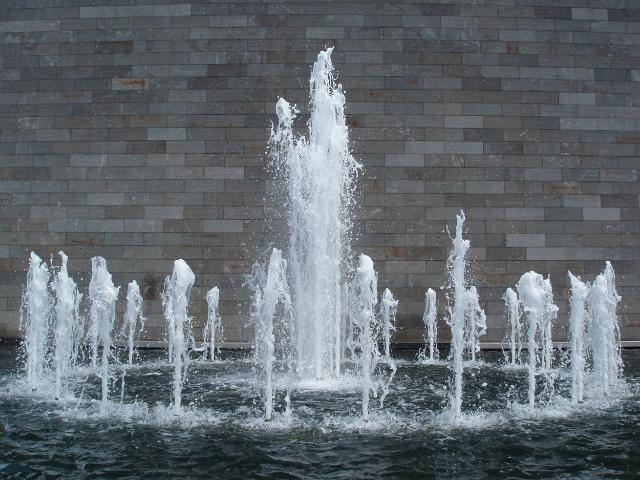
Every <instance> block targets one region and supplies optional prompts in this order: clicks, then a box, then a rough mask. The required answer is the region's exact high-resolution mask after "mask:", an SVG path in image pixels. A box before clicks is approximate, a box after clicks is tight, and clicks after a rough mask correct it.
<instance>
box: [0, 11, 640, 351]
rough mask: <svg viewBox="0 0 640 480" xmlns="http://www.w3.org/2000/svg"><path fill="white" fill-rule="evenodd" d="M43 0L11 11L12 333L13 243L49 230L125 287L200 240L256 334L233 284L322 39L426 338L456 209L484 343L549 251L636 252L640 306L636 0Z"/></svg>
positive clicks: (557, 260) (376, 232) (261, 234)
mask: <svg viewBox="0 0 640 480" xmlns="http://www.w3.org/2000/svg"><path fill="white" fill-rule="evenodd" d="M40 3H42V2H40ZM40 3H38V2H36V1H35V0H25V1H22V2H13V4H12V5H11V8H10V9H8V10H7V9H5V10H3V12H4V13H6V15H5V16H6V17H7V18H5V19H4V20H5V21H3V22H0V33H1V34H2V36H3V40H4V41H5V43H4V44H3V48H2V51H1V52H0V84H1V85H0V87H1V88H0V112H1V115H0V180H1V181H0V230H1V231H0V256H1V257H2V259H3V260H5V263H4V266H2V265H0V273H1V274H2V275H0V279H1V280H0V291H2V292H6V295H5V294H3V295H0V336H2V335H8V334H13V333H11V332H15V333H17V317H16V309H17V305H18V304H19V298H18V297H19V291H20V288H19V285H20V284H21V283H22V282H23V278H22V277H21V275H17V276H16V273H15V271H16V268H17V267H16V265H17V264H16V262H17V261H18V260H19V261H23V257H24V251H25V250H26V249H28V248H37V249H38V251H41V252H42V253H43V255H48V254H49V253H51V252H47V251H45V250H46V249H47V248H49V247H47V246H50V249H51V250H56V251H57V249H59V248H64V249H65V250H68V251H69V252H71V253H73V254H74V256H73V258H74V264H76V265H80V267H78V268H80V270H82V269H84V271H85V272H86V270H87V269H88V268H89V257H90V256H91V255H94V254H101V255H105V256H106V257H107V258H108V260H109V262H110V266H111V265H112V266H113V270H114V274H115V276H116V277H117V278H118V279H122V282H123V283H124V281H126V280H127V279H128V277H131V278H146V277H147V276H149V277H152V278H155V277H157V279H158V281H162V278H163V277H164V275H166V274H167V273H168V272H169V271H170V269H171V261H172V260H173V259H174V258H176V257H178V256H181V257H185V258H186V259H187V260H188V261H189V262H190V264H191V265H192V266H193V268H194V271H195V272H196V274H197V277H198V282H201V281H202V282H205V283H206V284H207V285H209V284H218V285H220V286H221V288H222V291H223V302H222V303H223V305H222V307H223V312H226V315H225V319H224V321H225V325H226V326H227V327H228V329H229V330H228V331H229V332H233V333H232V336H233V339H237V340H238V341H246V340H248V339H250V338H251V334H250V329H247V328H245V327H244V323H245V321H246V313H247V311H248V310H247V308H248V306H247V303H246V300H247V292H246V291H244V290H243V289H242V288H234V285H239V284H240V283H241V282H242V280H241V279H242V276H243V274H245V273H246V272H247V270H248V269H249V268H250V263H251V262H252V261H253V259H254V258H255V257H256V255H255V254H254V252H255V251H262V250H264V247H265V245H266V243H265V242H267V241H268V239H269V238H271V237H270V236H269V235H270V234H271V233H268V234H267V231H269V232H270V231H271V230H279V231H282V230H283V229H285V226H284V224H283V222H282V220H281V219H278V220H265V217H266V218H271V217H277V216H278V215H279V213H280V212H278V211H277V209H274V206H273V205H270V203H269V202H270V201H271V199H270V197H269V195H270V194H271V193H272V192H274V191H278V190H277V189H279V188H282V187H281V186H279V185H278V182H274V181H272V180H271V176H272V174H273V171H272V170H271V169H269V168H265V165H266V164H268V163H269V162H268V161H267V158H268V157H267V156H266V155H264V153H265V150H267V139H268V134H269V127H270V125H269V122H270V121H275V120H276V119H275V115H274V113H275V110H274V105H275V101H276V100H277V98H278V97H279V96H282V97H283V98H286V99H287V100H288V101H290V102H291V103H293V104H296V105H298V108H299V109H300V110H301V113H300V114H299V118H298V119H297V120H296V121H297V124H296V125H297V126H298V127H300V128H301V129H302V128H304V126H305V123H306V122H307V120H308V116H307V115H308V106H307V102H308V99H307V92H308V76H309V73H310V63H311V62H313V60H315V58H316V55H317V51H318V50H320V49H321V48H323V47H325V46H335V47H336V48H335V50H334V52H333V61H334V65H335V68H336V74H337V79H338V81H339V82H341V83H342V85H343V88H344V90H345V102H346V103H345V106H346V110H347V122H348V124H349V126H350V132H349V135H350V139H351V142H352V144H351V147H352V151H353V154H354V157H355V158H356V159H357V160H358V161H359V162H361V163H362V164H363V174H362V176H361V177H360V178H359V181H358V182H359V183H358V187H359V189H360V192H361V193H362V196H360V197H358V203H360V204H361V207H360V208H358V209H355V214H356V215H357V216H356V218H355V219H354V224H355V227H356V235H355V236H356V238H357V244H356V245H355V251H363V252H365V253H368V254H370V255H372V256H373V257H374V260H375V262H376V267H377V268H378V270H379V272H380V285H381V286H385V287H386V286H389V287H390V289H391V290H392V291H394V293H397V295H398V297H399V299H400V305H401V309H402V311H401V315H400V316H399V319H398V320H399V327H400V328H401V330H400V331H401V332H402V335H403V337H402V338H403V339H407V340H409V341H413V340H418V341H419V340H420V337H421V326H420V325H421V323H420V322H421V318H420V315H421V312H422V307H423V300H424V289H425V288H426V287H427V286H433V285H441V284H442V282H443V280H444V278H443V272H444V269H445V266H446V265H445V263H446V253H447V249H448V248H449V246H450V239H449V238H448V236H447V235H446V233H445V227H446V226H447V225H448V226H449V227H451V226H453V222H454V221H455V215H456V214H457V213H458V212H459V210H460V208H463V209H464V210H465V212H466V214H467V223H466V227H467V232H468V235H469V238H470V241H471V244H472V248H471V250H470V256H471V257H473V260H474V269H475V276H474V282H476V283H477V284H478V285H479V286H480V287H481V295H482V298H483V299H484V301H486V302H487V303H486V305H487V314H488V317H489V318H488V323H489V325H490V329H489V331H488V334H487V337H486V339H487V340H499V334H500V322H501V319H502V306H501V303H500V302H499V301H497V300H496V298H494V297H496V295H497V296H499V295H500V294H501V292H503V291H504V289H505V288H506V287H507V286H511V285H513V283H514V282H515V281H517V279H518V278H519V276H520V274H521V273H522V272H523V271H527V270H530V269H536V270H538V271H541V272H551V273H552V274H553V275H554V276H557V278H562V279H564V273H565V271H566V270H567V269H568V268H571V269H574V270H576V271H580V272H581V273H587V272H588V273H589V274H591V273H596V272H598V271H599V270H600V269H601V267H602V261H603V260H605V259H609V258H612V259H614V261H618V262H624V263H620V267H618V264H616V268H620V269H621V270H622V274H621V275H620V278H624V282H625V283H624V284H622V283H621V285H620V287H619V288H620V292H621V294H622V296H623V305H622V308H623V310H624V311H625V312H628V315H627V316H625V322H626V321H627V319H628V318H633V319H635V318H636V317H637V310H638V309H637V308H635V307H634V305H635V304H634V303H632V302H631V301H629V300H627V299H629V298H633V295H635V291H636V290H637V289H638V288H640V285H638V279H637V278H635V276H632V275H633V274H632V273H629V272H635V271H637V270H638V269H640V258H638V257H640V255H639V254H638V253H637V252H638V251H640V250H639V249H638V246H640V243H639V242H640V236H639V235H638V234H639V232H640V204H639V203H638V198H639V195H640V186H639V183H638V171H639V169H638V161H637V158H638V156H640V137H639V136H638V135H637V132H638V131H640V120H639V119H638V107H637V104H638V101H639V97H638V93H637V92H636V90H634V87H635V86H637V83H638V81H640V67H638V65H639V64H640V60H639V57H640V50H639V49H638V47H639V46H640V40H639V38H640V36H639V35H640V27H638V24H639V22H640V15H639V14H638V10H637V9H635V8H631V7H630V3H629V1H627V3H626V4H624V2H623V1H622V0H596V1H592V2H586V1H574V2H572V3H571V2H566V1H563V2H555V3H554V2H549V1H546V2H545V1H540V2H532V1H528V2H524V3H526V5H525V4H523V2H501V1H498V0H487V1H484V2H480V3H481V5H476V4H471V3H469V2H466V3H465V2H463V3H464V4H458V3H456V2H439V3H438V2H436V3H420V2H418V3H416V2H411V1H409V0H400V1H399V2H393V3H388V2H387V3H386V4H380V5H373V6H372V5H371V4H368V3H366V2H360V3H358V2H346V3H344V2H333V3H331V2H330V3H323V2H320V3H309V2H299V3H286V4H284V3H278V2H262V3H260V2H240V3H233V2H226V1H225V0H222V1H220V2H215V3H211V2H200V3H192V2H185V3H180V2H179V1H177V2H167V1H162V2H139V1H131V0H129V1H117V2H116V1H110V2H96V1H91V0H65V1H63V2H62V3H60V1H58V2H57V4H56V5H57V7H56V8H41V7H42V5H40ZM49 3H51V2H49ZM467 3H469V4H467ZM505 3H513V4H514V5H505ZM534 3H537V4H536V5H533V4H534ZM58 4H59V5H58ZM67 4H68V5H67ZM71 4H73V5H71ZM102 4H105V5H102ZM116 4H117V5H116ZM516 4H517V5H516ZM543 4H544V5H543ZM623 7H626V8H623ZM265 192H266V193H267V194H268V195H267V199H268V201H265ZM276 206H279V205H276ZM76 262H77V263H76ZM19 268H23V264H22V263H20V267H19ZM562 281H564V280H562ZM484 286H486V288H485V287H484ZM201 287H202V286H201V285H197V287H196V288H201ZM224 292H226V293H224ZM198 294H199V291H198ZM566 296H567V295H566V291H565V290H559V291H558V292H557V301H558V302H559V304H560V306H561V311H562V312H564V311H565V310H566V300H567V298H566ZM238 299H239V300H238ZM193 306H194V309H193V313H194V316H195V317H196V318H195V320H194V322H195V323H194V324H195V325H196V326H197V327H198V328H200V327H201V324H202V305H201V302H196V303H195V304H194V305H193ZM149 308H150V312H149V319H150V320H149V323H148V324H149V335H150V336H151V337H153V336H154V335H156V336H157V335H161V334H162V333H161V332H162V328H161V326H160V323H159V322H161V321H162V318H161V314H160V309H159V303H158V302H157V301H154V302H151V303H150V304H149ZM634 309H635V310H634ZM564 321H565V320H564V317H561V318H560V320H559V324H561V325H563V326H564V324H563V322H564ZM632 321H636V320H632ZM625 328H626V330H623V335H635V337H634V338H640V337H639V336H638V335H640V329H635V330H634V328H635V327H625ZM198 332H200V330H198ZM198 334H199V333H198ZM397 338H400V337H397Z"/></svg>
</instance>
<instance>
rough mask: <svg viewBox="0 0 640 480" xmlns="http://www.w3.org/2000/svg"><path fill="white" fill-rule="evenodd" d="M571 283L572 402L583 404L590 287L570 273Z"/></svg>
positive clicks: (570, 347)
mask: <svg viewBox="0 0 640 480" xmlns="http://www.w3.org/2000/svg"><path fill="white" fill-rule="evenodd" d="M568 275H569V281H570V282H571V298H570V300H569V305H570V310H569V345H570V346H569V349H570V352H571V401H572V402H573V403H582V401H583V397H584V372H585V367H586V362H585V351H584V347H585V345H584V342H585V334H586V328H587V319H588V314H589V312H587V295H588V294H589V286H588V284H585V283H584V282H582V281H581V280H580V278H579V277H576V276H574V275H573V274H572V273H571V272H569V273H568Z"/></svg>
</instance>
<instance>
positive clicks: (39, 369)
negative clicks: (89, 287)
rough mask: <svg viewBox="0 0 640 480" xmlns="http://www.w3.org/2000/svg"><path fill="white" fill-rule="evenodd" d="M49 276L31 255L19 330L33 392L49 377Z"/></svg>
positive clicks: (43, 264) (47, 270)
mask: <svg viewBox="0 0 640 480" xmlns="http://www.w3.org/2000/svg"><path fill="white" fill-rule="evenodd" d="M50 276H51V274H50V272H49V268H48V267H47V264H46V263H45V262H43V261H42V259H41V258H40V257H38V255H36V254H35V253H34V252H31V256H30V258H29V271H28V272H27V284H26V286H25V288H24V291H23V292H22V303H21V306H20V323H19V325H20V329H21V330H22V331H23V332H24V350H25V356H26V359H25V360H26V370H27V382H28V383H29V386H30V387H31V389H32V390H34V391H35V390H37V389H38V388H39V387H41V386H42V385H43V384H44V383H46V377H47V376H48V375H49V373H50V371H49V351H48V345H49V344H48V336H49V330H50V328H51V308H52V305H53V302H52V298H51V293H50V292H49V290H48V288H47V284H48V283H49V278H50Z"/></svg>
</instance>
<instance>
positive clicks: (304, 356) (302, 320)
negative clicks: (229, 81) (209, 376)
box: [269, 48, 360, 379]
mask: <svg viewBox="0 0 640 480" xmlns="http://www.w3.org/2000/svg"><path fill="white" fill-rule="evenodd" d="M332 50H333V49H332V48H329V49H327V50H326V51H323V52H320V54H319V55H318V59H317V61H316V62H315V64H314V65H313V70H312V73H311V79H310V88H309V96H310V102H309V110H310V120H309V123H308V138H307V137H304V136H300V137H296V136H295V135H294V134H293V130H292V128H293V120H294V118H295V116H296V113H297V110H296V109H295V107H292V106H291V105H289V103H287V102H286V101H285V100H284V99H282V98H281V99H280V100H278V103H277V105H276V113H277V115H278V125H277V126H276V127H275V128H274V129H273V130H272V132H271V138H270V141H269V144H270V154H271V157H272V158H273V160H274V163H275V168H276V169H277V171H278V172H280V174H281V175H282V177H283V178H284V180H286V185H287V197H288V200H287V208H288V213H287V219H288V230H289V243H288V251H287V258H288V259H289V266H288V268H289V270H288V272H289V278H290V281H291V294H292V302H293V311H294V318H295V321H296V341H295V342H296V357H297V368H296V370H297V372H298V375H299V376H300V377H302V378H308V379H310V378H316V379H323V378H324V379H326V378H331V377H335V376H337V375H339V374H340V364H341V359H342V356H343V351H342V350H343V347H344V346H343V345H342V342H341V340H342V339H343V325H342V319H343V313H342V300H341V297H342V296H341V292H342V287H343V285H344V284H345V283H346V282H345V280H344V278H343V272H342V270H343V268H344V267H345V266H344V262H345V260H344V259H346V258H348V257H349V237H350V230H351V219H350V215H349V212H350V208H351V206H352V203H353V191H354V187H355V185H354V183H355V176H356V172H357V170H358V169H359V168H360V165H359V164H358V163H357V162H356V161H355V160H354V159H353V157H352V156H351V154H350V152H349V139H348V128H347V125H346V122H345V114H344V103H345V97H344V93H343V92H342V86H341V85H340V84H338V83H336V80H335V75H334V71H333V64H332V62H331V52H332Z"/></svg>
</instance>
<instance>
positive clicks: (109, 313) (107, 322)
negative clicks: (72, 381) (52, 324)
mask: <svg viewBox="0 0 640 480" xmlns="http://www.w3.org/2000/svg"><path fill="white" fill-rule="evenodd" d="M119 291H120V287H115V286H114V285H113V280H112V279H111V274H110V273H109V270H107V261H106V260H105V259H104V258H102V257H93V258H92V259H91V282H90V283H89V301H90V302H91V307H90V310H89V320H90V322H91V325H90V333H91V362H92V366H93V367H94V368H98V351H99V348H100V347H102V358H101V359H100V378H101V380H102V404H103V407H104V405H105V404H106V403H107V401H108V397H109V360H110V358H111V356H112V355H111V331H112V330H113V324H114V322H115V319H116V301H117V299H118V292H119Z"/></svg>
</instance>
